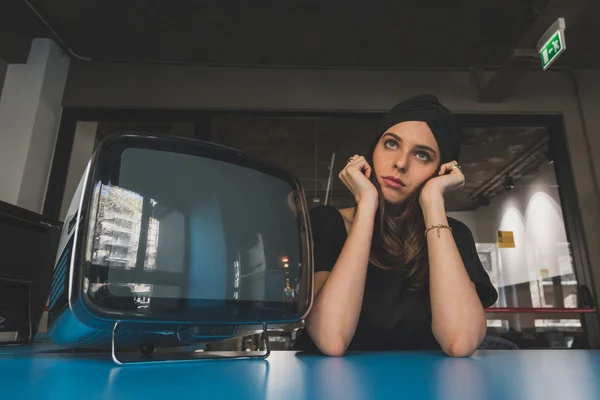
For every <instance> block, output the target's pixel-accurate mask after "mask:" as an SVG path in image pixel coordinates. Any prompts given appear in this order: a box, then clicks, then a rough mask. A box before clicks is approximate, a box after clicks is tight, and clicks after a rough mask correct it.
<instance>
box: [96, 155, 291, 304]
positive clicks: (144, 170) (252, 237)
mask: <svg viewBox="0 0 600 400" xmlns="http://www.w3.org/2000/svg"><path fill="white" fill-rule="evenodd" d="M118 175H119V176H118V182H117V181H116V180H115V181H114V182H113V183H111V184H108V185H103V186H101V189H100V190H99V193H100V196H99V201H98V216H97V222H96V225H95V230H94V238H93V249H92V252H91V261H92V264H93V265H94V267H95V268H96V271H98V272H97V273H98V274H102V271H103V270H104V271H107V277H106V279H105V280H104V281H101V282H102V283H100V284H97V283H94V284H92V285H91V290H92V292H94V293H95V292H98V291H99V290H100V289H102V288H103V287H104V289H103V290H108V292H109V293H110V294H111V295H112V296H114V297H116V298H123V299H131V298H132V296H133V297H134V298H135V302H136V304H137V306H136V307H137V308H138V309H144V308H148V307H150V308H152V307H153V305H155V304H156V302H157V301H158V302H159V306H160V307H171V305H173V306H174V304H176V302H180V301H182V300H183V301H186V302H188V305H189V306H195V305H201V304H203V303H202V302H204V301H224V300H227V301H233V300H235V301H251V302H290V301H297V297H298V293H297V289H298V284H299V279H300V268H301V266H302V264H301V263H302V260H301V256H302V253H301V247H300V246H301V241H300V229H299V221H298V218H297V215H296V210H295V209H294V208H293V207H292V204H291V203H290V202H289V198H290V196H291V194H292V193H293V190H295V188H294V187H293V186H292V185H291V183H288V182H287V181H284V180H282V179H279V178H276V177H274V176H271V175H268V174H265V173H263V172H259V171H256V170H254V169H250V168H247V167H242V166H238V165H234V164H229V163H225V162H222V161H218V160H214V159H209V158H203V157H198V156H192V155H186V154H179V153H171V152H165V151H156V150H148V149H126V150H125V151H124V152H123V153H122V156H121V162H120V170H119V174H118ZM100 267H104V268H100ZM106 267H107V270H106ZM99 293H102V292H99Z"/></svg>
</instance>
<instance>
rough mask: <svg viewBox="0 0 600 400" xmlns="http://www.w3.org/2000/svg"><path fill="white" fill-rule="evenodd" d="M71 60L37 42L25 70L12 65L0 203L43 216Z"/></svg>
mask: <svg viewBox="0 0 600 400" xmlns="http://www.w3.org/2000/svg"><path fill="white" fill-rule="evenodd" d="M68 68H69V59H68V57H67V56H65V55H64V54H62V52H61V51H60V49H59V48H58V46H56V45H55V44H54V42H52V41H51V40H49V39H35V40H34V41H33V43H32V45H31V51H30V53H29V58H28V60H27V64H10V65H9V66H8V69H7V73H6V80H5V82H4V88H3V90H2V94H1V96H0V200H3V201H6V202H8V203H11V204H15V205H17V206H20V207H23V208H26V209H29V210H31V211H34V212H41V211H42V206H43V202H44V197H45V194H46V185H47V182H48V177H49V173H50V164H51V161H52V156H53V153H54V145H55V142H56V133H57V128H58V124H59V121H60V116H61V113H62V108H61V98H62V95H63V89H64V86H65V82H66V80H67V72H68Z"/></svg>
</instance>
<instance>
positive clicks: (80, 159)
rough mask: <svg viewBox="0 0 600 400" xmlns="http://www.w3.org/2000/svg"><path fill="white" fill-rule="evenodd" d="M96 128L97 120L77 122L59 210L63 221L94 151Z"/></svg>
mask: <svg viewBox="0 0 600 400" xmlns="http://www.w3.org/2000/svg"><path fill="white" fill-rule="evenodd" d="M97 130H98V123H97V122H87V121H86V122H82V121H79V122H77V128H76V130H75V137H74V140H73V149H72V151H71V159H70V161H69V172H68V175H67V182H66V184H65V192H64V196H63V201H62V208H61V211H60V220H61V221H64V220H65V217H66V216H67V211H68V210H69V205H70V204H71V200H72V199H73V196H74V195H75V190H77V185H79V181H80V180H81V177H82V175H83V171H85V167H86V166H87V164H88V161H89V160H90V158H91V156H92V153H93V152H94V145H95V143H96V131H97Z"/></svg>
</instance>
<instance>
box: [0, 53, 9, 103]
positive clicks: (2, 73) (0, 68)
mask: <svg viewBox="0 0 600 400" xmlns="http://www.w3.org/2000/svg"><path fill="white" fill-rule="evenodd" d="M7 69H8V63H7V62H6V61H4V60H3V59H2V58H0V95H2V88H3V87H4V79H5V78H6V70H7Z"/></svg>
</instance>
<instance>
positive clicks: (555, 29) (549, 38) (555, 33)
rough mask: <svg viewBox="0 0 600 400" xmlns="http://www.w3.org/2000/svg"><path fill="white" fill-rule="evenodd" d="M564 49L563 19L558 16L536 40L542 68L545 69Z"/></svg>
mask: <svg viewBox="0 0 600 400" xmlns="http://www.w3.org/2000/svg"><path fill="white" fill-rule="evenodd" d="M565 49H566V46H565V20H564V19H563V18H559V19H558V20H556V22H555V23H554V24H552V26H551V27H550V28H548V30H547V31H546V33H544V36H542V38H541V39H540V41H539V42H538V52H539V54H540V59H541V60H542V68H543V69H544V71H545V70H547V69H548V67H550V65H551V64H552V63H553V62H554V61H556V59H557V58H558V56H559V55H560V54H562V53H563V52H564V51H565Z"/></svg>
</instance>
